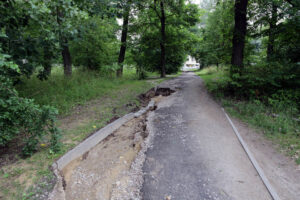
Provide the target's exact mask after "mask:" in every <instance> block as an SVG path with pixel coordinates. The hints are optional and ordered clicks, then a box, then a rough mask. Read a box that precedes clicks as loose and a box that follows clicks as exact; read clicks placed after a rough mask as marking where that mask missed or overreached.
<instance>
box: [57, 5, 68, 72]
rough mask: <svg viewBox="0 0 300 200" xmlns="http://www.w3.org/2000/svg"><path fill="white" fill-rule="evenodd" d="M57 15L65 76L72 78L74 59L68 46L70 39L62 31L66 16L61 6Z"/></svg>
mask: <svg viewBox="0 0 300 200" xmlns="http://www.w3.org/2000/svg"><path fill="white" fill-rule="evenodd" d="M56 15H57V24H58V29H59V30H58V31H59V44H60V48H61V55H62V58H63V63H64V75H65V76H71V75H72V59H71V54H70V50H69V44H68V39H67V38H66V36H65V35H64V33H63V31H62V30H61V29H62V27H61V26H62V21H63V20H64V14H63V12H62V11H61V8H60V7H59V5H57V10H56Z"/></svg>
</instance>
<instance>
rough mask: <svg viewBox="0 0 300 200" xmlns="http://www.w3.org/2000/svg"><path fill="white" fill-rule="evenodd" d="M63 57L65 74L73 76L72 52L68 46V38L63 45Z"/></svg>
mask: <svg viewBox="0 0 300 200" xmlns="http://www.w3.org/2000/svg"><path fill="white" fill-rule="evenodd" d="M61 54H62V57H63V61H64V75H65V76H71V75H72V60H71V54H70V50H69V46H68V40H67V39H65V41H64V44H63V45H62V52H61Z"/></svg>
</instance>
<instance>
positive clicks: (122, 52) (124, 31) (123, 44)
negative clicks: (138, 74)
mask: <svg viewBox="0 0 300 200" xmlns="http://www.w3.org/2000/svg"><path fill="white" fill-rule="evenodd" d="M129 12H130V2H129V1H128V2H127V5H126V8H125V9H124V13H123V25H122V36H121V47H120V53H119V58H118V64H119V67H120V68H119V69H118V70H117V76H118V77H121V76H122V75H123V62H124V60H125V54H126V47H127V33H128V21H129Z"/></svg>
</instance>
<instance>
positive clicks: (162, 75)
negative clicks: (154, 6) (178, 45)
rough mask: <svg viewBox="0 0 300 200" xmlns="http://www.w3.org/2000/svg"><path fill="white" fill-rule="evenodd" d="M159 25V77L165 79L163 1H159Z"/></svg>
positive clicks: (164, 19)
mask: <svg viewBox="0 0 300 200" xmlns="http://www.w3.org/2000/svg"><path fill="white" fill-rule="evenodd" d="M160 12H161V16H160V23H161V29H160V33H161V42H160V49H161V58H160V66H161V74H160V76H161V77H166V46H165V44H166V15H165V8H164V1H163V0H161V1H160Z"/></svg>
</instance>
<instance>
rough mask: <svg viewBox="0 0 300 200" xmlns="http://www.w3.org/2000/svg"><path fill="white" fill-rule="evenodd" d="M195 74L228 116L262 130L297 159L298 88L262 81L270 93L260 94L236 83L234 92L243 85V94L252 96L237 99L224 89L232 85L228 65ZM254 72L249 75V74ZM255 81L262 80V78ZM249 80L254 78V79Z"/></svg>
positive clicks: (299, 133) (298, 147) (298, 127)
mask: <svg viewBox="0 0 300 200" xmlns="http://www.w3.org/2000/svg"><path fill="white" fill-rule="evenodd" d="M269 69H270V67H269ZM271 74H272V73H270V75H271ZM198 75H199V76H201V77H202V78H203V80H204V81H205V85H206V87H207V89H208V90H209V91H210V92H211V93H212V94H213V95H214V96H215V97H217V98H218V99H219V100H221V102H222V104H223V106H224V107H225V109H226V110H227V111H228V112H229V113H230V114H231V115H233V116H235V117H238V118H240V119H242V120H244V121H246V122H247V123H249V124H250V125H252V126H254V127H256V128H259V129H260V130H262V132H263V133H264V134H265V135H266V136H267V137H269V138H271V139H273V140H274V141H275V142H277V143H279V144H281V146H282V148H283V149H285V150H286V151H287V152H288V153H289V154H290V155H291V156H293V157H294V158H295V160H296V162H298V160H299V156H300V154H299V152H300V151H299V150H300V142H299V136H300V132H299V130H300V124H299V97H300V90H299V89H296V90H295V89H289V90H283V89H278V90H273V89H272V87H274V86H272V84H271V83H267V82H263V83H264V84H267V85H268V86H269V87H270V88H269V89H270V91H273V93H272V94H268V96H263V95H261V94H259V93H257V92H255V91H256V90H254V92H253V94H252V93H251V91H252V90H253V89H252V90H251V89H247V87H243V84H241V83H240V82H237V83H236V85H235V86H234V87H237V85H239V87H240V88H239V89H237V88H235V90H234V91H239V92H242V89H241V88H243V89H245V90H246V92H244V93H247V94H248V95H252V98H250V99H249V97H248V99H245V98H244V99H241V98H239V96H233V95H232V93H229V90H228V88H229V87H233V86H232V85H234V83H233V81H232V79H231V78H230V76H229V72H228V68H222V69H219V70H217V69H216V67H210V68H205V69H204V70H201V71H200V72H198ZM255 75H258V74H252V76H253V77H254V76H255ZM257 80H262V77H260V78H257ZM252 81H255V80H254V78H253V80H252ZM252 84H253V83H252ZM257 85H260V86H262V85H263V84H262V82H260V83H258V84H257ZM265 86H266V85H265ZM276 87H277V85H276ZM265 90H268V88H265ZM231 92H232V90H231ZM268 92H269V91H268ZM265 95H267V94H265ZM297 104H298V105H297Z"/></svg>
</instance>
